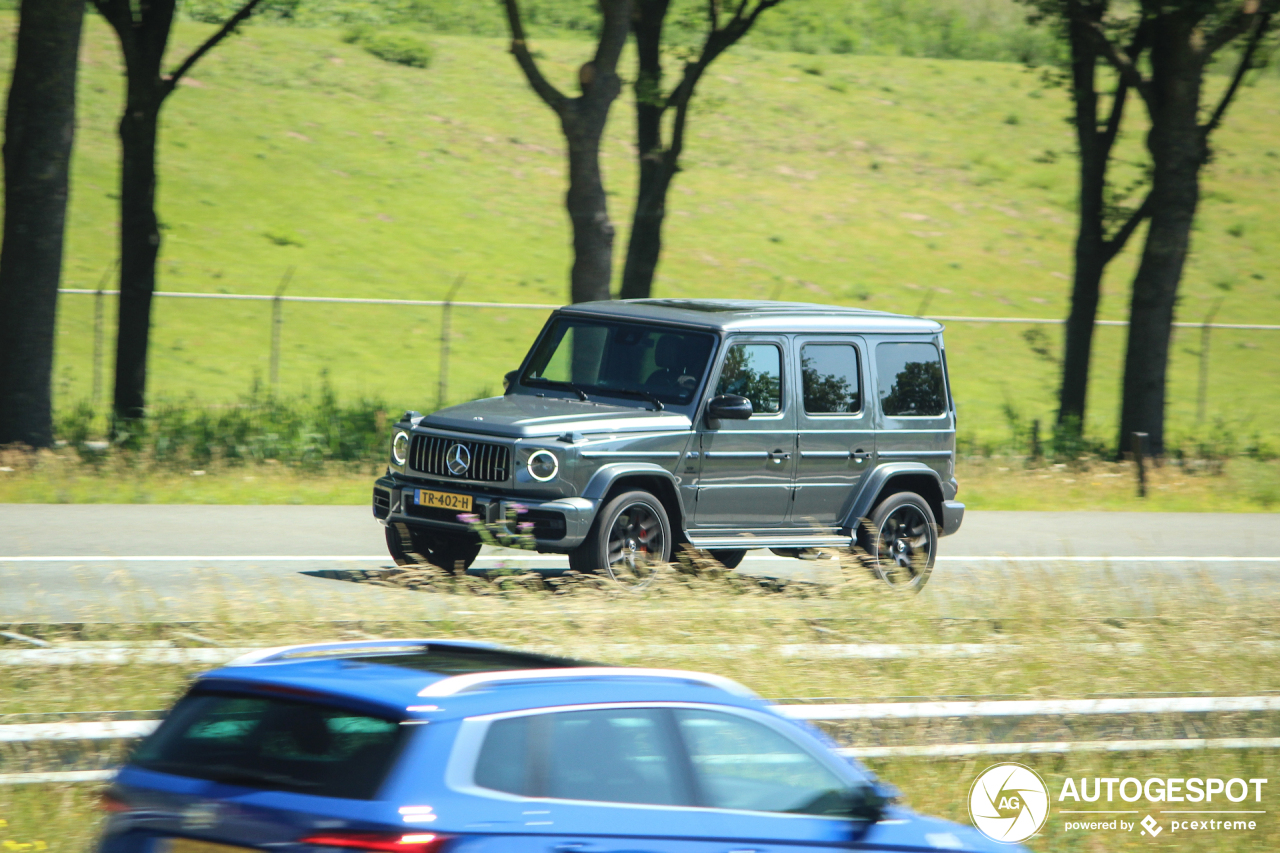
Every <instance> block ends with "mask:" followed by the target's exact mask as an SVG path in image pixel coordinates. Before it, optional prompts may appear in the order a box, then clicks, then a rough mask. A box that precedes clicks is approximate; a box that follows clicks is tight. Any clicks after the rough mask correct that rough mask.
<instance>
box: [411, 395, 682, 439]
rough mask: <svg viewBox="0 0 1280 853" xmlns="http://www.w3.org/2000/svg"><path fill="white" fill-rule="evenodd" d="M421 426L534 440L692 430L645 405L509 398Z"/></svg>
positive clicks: (474, 404) (676, 415) (441, 414)
mask: <svg viewBox="0 0 1280 853" xmlns="http://www.w3.org/2000/svg"><path fill="white" fill-rule="evenodd" d="M419 426H422V427H427V428H434V429H447V430H461V431H465V432H473V433H483V434H487V435H501V436H508V437H512V438H534V437H540V436H560V435H564V434H565V433H566V432H577V433H601V432H624V431H625V432H669V431H671V430H682V429H690V428H691V427H692V426H693V422H692V421H690V420H689V417H688V416H687V415H684V414H682V413H680V412H669V411H662V412H655V411H652V410H651V409H648V408H646V404H645V403H643V402H642V401H637V402H636V404H635V405H632V406H626V405H616V404H611V403H603V402H596V401H595V400H589V401H587V402H583V401H581V400H575V399H572V398H566V397H535V396H532V395H529V394H508V395H507V396H505V397H487V398H485V399H483V400H472V401H471V402H470V403H463V404H461V405H459V406H450V407H449V408H447V409H441V410H440V411H438V412H435V413H433V414H431V415H428V416H427V417H425V418H423V419H422V421H421V422H420V423H419Z"/></svg>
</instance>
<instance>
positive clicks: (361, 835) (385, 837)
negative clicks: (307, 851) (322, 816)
mask: <svg viewBox="0 0 1280 853" xmlns="http://www.w3.org/2000/svg"><path fill="white" fill-rule="evenodd" d="M448 840H449V836H447V835H437V834H435V833H429V832H411V833H407V834H401V833H385V832H324V833H320V834H318V835H308V836H307V837H306V838H303V839H300V841H301V843H302V844H312V845H315V846H316V847H337V848H339V849H341V850H380V851H391V853H438V852H439V850H440V848H441V847H442V846H443V845H444V843H445V842H446V841H448Z"/></svg>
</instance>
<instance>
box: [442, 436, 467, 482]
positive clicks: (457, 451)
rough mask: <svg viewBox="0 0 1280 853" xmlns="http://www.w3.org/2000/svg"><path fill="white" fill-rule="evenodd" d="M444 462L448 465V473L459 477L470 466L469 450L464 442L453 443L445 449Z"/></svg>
mask: <svg viewBox="0 0 1280 853" xmlns="http://www.w3.org/2000/svg"><path fill="white" fill-rule="evenodd" d="M444 464H446V465H448V466H449V473H450V474H452V475H453V476H455V477H461V476H462V475H463V474H465V473H467V469H468V468H470V467H471V451H470V450H467V447H466V445H465V444H455V445H454V446H453V447H450V448H449V449H448V450H446V451H445V454H444Z"/></svg>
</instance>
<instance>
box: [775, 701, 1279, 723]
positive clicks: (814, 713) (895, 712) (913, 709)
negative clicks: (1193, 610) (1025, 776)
mask: <svg viewBox="0 0 1280 853" xmlns="http://www.w3.org/2000/svg"><path fill="white" fill-rule="evenodd" d="M773 707H774V709H775V710H777V711H778V712H780V713H782V714H784V715H785V716H788V717H790V718H792V719H793V720H814V721H834V720H923V719H936V718H939V717H1032V716H1036V717H1039V716H1054V717H1060V716H1068V715H1072V714H1207V713H1211V712H1220V711H1235V712H1240V711H1280V696H1169V697H1163V698H1159V699H1047V700H1039V699H1033V700H1021V699H1012V700H1007V699H997V700H987V701H981V702H876V703H867V704H857V705H774V706H773Z"/></svg>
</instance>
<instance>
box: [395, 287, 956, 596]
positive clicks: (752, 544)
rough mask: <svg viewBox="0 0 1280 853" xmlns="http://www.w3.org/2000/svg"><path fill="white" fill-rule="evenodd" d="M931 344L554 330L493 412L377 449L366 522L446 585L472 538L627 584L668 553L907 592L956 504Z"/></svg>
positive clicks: (711, 330) (715, 316)
mask: <svg viewBox="0 0 1280 853" xmlns="http://www.w3.org/2000/svg"><path fill="white" fill-rule="evenodd" d="M955 423H956V418H955V406H954V403H953V402H952V399H951V394H950V389H949V384H948V379H947V369H946V354H945V350H944V349H943V344H942V326H941V325H940V324H938V323H936V322H934V321H932V320H924V319H920V318H918V317H906V316H901V315H896V314H886V313H883V312H879V311H866V310H860V309H855V308H843V307H837V306H829V305H808V304H801V303H783V302H748V301H712V300H693V299H690V300H683V299H642V300H624V301H611V302H592V303H581V304H577V305H570V306H566V307H564V308H561V309H559V310H557V311H555V312H554V313H553V314H552V315H551V317H550V319H549V320H548V321H547V324H546V326H545V327H544V328H543V330H542V332H541V334H539V336H538V339H537V340H536V341H535V342H534V345H533V347H532V349H530V351H529V354H528V355H527V356H525V359H524V363H523V364H522V365H521V366H520V369H519V370H517V371H512V372H511V373H509V374H507V388H506V393H505V394H503V396H501V397H492V398H488V399H483V400H475V401H473V402H470V403H464V404H462V405H459V406H452V407H450V408H447V409H442V410H441V411H438V412H436V413H434V414H431V415H427V416H423V415H421V414H418V413H417V412H406V413H405V415H404V418H403V419H402V420H401V421H400V422H399V423H398V424H396V427H395V431H394V434H393V437H392V440H391V460H390V464H389V466H388V470H387V473H386V475H384V476H382V477H380V478H378V480H377V482H376V484H375V485H374V489H373V514H374V516H375V517H377V518H378V519H379V520H380V521H381V522H382V523H383V524H384V525H385V526H386V536H387V546H388V548H389V550H390V552H391V556H392V557H393V558H394V559H395V560H396V562H397V563H400V564H407V563H413V562H421V561H425V562H429V563H431V564H433V565H436V566H439V567H442V568H446V569H451V570H455V571H459V570H465V568H466V567H468V566H470V565H471V563H472V562H473V561H474V560H475V558H476V555H477V554H478V553H479V550H480V540H479V538H478V536H477V534H476V533H475V528H474V525H475V524H476V522H477V521H479V522H483V523H490V524H492V523H505V522H506V520H507V519H509V518H510V517H511V515H512V513H513V512H519V516H518V517H519V519H520V520H521V521H522V522H524V523H525V524H526V525H528V524H531V525H532V527H531V528H526V529H531V532H532V535H533V537H534V539H535V541H536V545H537V549H538V550H539V551H543V552H555V553H564V554H568V556H569V564H570V566H571V567H572V568H573V569H575V570H577V571H582V572H603V573H607V574H608V575H609V576H610V577H612V578H614V579H615V580H618V581H619V582H621V583H624V584H627V585H633V584H636V583H640V582H643V581H644V580H645V578H647V577H648V575H649V574H650V573H651V572H652V567H653V566H654V565H656V564H658V563H661V562H666V561H668V560H670V559H671V556H672V552H673V549H675V548H677V547H678V546H680V545H682V544H688V545H691V546H692V547H694V548H697V549H703V550H706V551H709V552H710V553H711V554H712V555H713V556H714V557H716V558H717V559H718V560H720V562H722V563H723V564H724V565H725V566H727V567H730V568H732V567H734V566H736V565H737V564H738V563H739V562H740V561H741V560H742V557H743V555H744V554H745V553H746V551H747V550H748V549H751V548H770V549H772V550H773V551H774V552H775V553H779V554H783V555H786V556H801V555H802V554H806V553H811V552H812V550H813V549H818V548H827V549H830V548H849V547H856V548H859V549H861V551H863V552H865V554H866V557H865V559H867V560H868V561H869V563H870V564H871V566H872V567H873V568H874V569H875V571H876V572H877V573H878V574H879V575H880V576H881V577H883V578H884V579H885V580H886V581H887V582H889V583H891V584H893V585H895V586H898V587H900V588H905V589H919V587H920V586H922V585H923V584H924V582H925V580H926V579H927V578H928V575H929V572H930V571H931V570H932V568H933V563H934V558H935V555H936V551H937V541H938V536H939V535H942V536H945V535H947V534H949V533H954V532H955V531H956V530H957V529H958V528H959V527H960V522H961V519H962V518H963V516H964V505H963V504H961V503H957V502H956V500H955V497H956V491H957V484H956V480H955Z"/></svg>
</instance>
